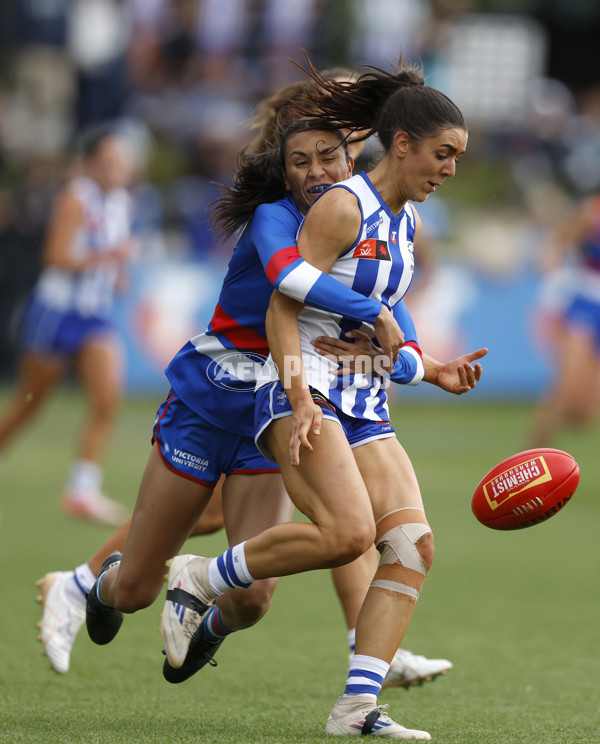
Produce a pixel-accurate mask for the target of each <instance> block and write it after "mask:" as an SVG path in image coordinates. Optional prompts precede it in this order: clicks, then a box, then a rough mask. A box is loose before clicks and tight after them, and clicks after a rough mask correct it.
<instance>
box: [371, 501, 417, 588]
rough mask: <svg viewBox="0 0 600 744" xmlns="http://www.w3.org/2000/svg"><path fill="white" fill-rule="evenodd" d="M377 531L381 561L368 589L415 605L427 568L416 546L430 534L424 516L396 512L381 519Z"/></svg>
mask: <svg viewBox="0 0 600 744" xmlns="http://www.w3.org/2000/svg"><path fill="white" fill-rule="evenodd" d="M376 528H377V534H376V537H375V544H376V546H377V549H378V550H379V552H380V553H381V560H380V562H379V566H378V568H377V571H376V572H375V576H374V578H373V581H372V582H371V586H372V587H373V588H374V589H377V590H379V591H382V592H385V594H389V595H396V596H397V595H403V596H405V597H408V598H409V600H410V601H411V602H416V601H417V599H418V598H419V593H420V591H421V587H422V586H423V582H424V581H425V576H427V566H426V565H425V561H424V560H423V557H422V556H421V554H420V553H419V551H418V549H417V547H416V543H417V542H418V541H419V540H420V539H421V538H422V537H423V536H424V535H426V534H427V533H428V532H431V528H430V527H429V524H428V523H427V519H426V518H425V514H424V513H423V511H421V509H417V508H415V507H406V508H404V509H397V510H396V511H393V512H390V513H389V514H386V515H385V516H383V517H382V518H381V519H380V520H379V521H378V522H377V525H376Z"/></svg>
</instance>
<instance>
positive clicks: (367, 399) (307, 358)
mask: <svg viewBox="0 0 600 744" xmlns="http://www.w3.org/2000/svg"><path fill="white" fill-rule="evenodd" d="M330 188H332V189H333V188H343V189H346V190H348V191H350V192H351V193H352V194H354V195H355V196H356V198H357V201H358V205H359V208H360V211H361V215H362V226H361V229H360V232H359V236H358V238H357V240H356V241H355V242H354V244H353V245H352V246H351V247H350V248H349V249H348V250H347V251H346V252H345V253H343V254H342V255H341V256H340V257H339V258H338V259H337V261H336V262H335V264H334V265H333V267H332V269H331V271H330V276H332V277H333V278H335V279H337V280H338V281H339V282H341V283H343V284H345V285H346V286H347V287H350V288H352V289H353V290H355V291H356V292H359V293H360V294H363V295H365V296H367V297H371V298H372V299H375V300H377V301H379V302H382V303H385V304H386V305H388V306H389V307H393V306H394V305H396V303H398V302H399V301H400V300H401V299H402V297H403V296H404V294H405V292H406V290H407V289H408V287H409V285H410V283H411V281H412V277H413V272H414V256H413V241H414V235H415V227H416V223H415V215H414V212H413V210H412V208H411V207H407V206H405V207H404V209H403V210H402V212H401V213H400V214H399V215H397V216H396V215H394V214H392V212H391V211H390V209H389V207H388V206H387V204H386V203H385V202H384V201H383V199H382V198H381V196H380V195H379V193H378V192H377V191H376V190H375V188H374V187H373V185H372V184H371V182H370V181H369V178H368V176H367V175H366V174H365V173H361V174H360V175H356V176H353V177H352V178H349V179H348V180H346V181H342V182H340V183H338V184H335V185H334V186H331V187H330ZM298 325H299V328H300V338H301V344H302V356H303V362H304V368H305V373H306V377H307V381H308V384H309V385H310V386H311V387H313V388H315V389H316V390H318V391H319V392H320V393H321V394H322V395H324V396H325V397H326V398H327V399H329V400H330V401H331V402H332V403H334V404H335V405H336V406H338V408H340V409H341V410H342V411H343V412H344V413H346V414H348V415H349V416H354V417H355V418H365V419H371V420H373V421H389V410H388V405H387V394H386V392H385V387H386V380H385V378H383V377H381V376H380V375H378V374H373V373H367V374H355V375H351V376H349V377H346V378H340V377H338V376H337V375H336V374H335V373H336V372H337V369H338V365H337V364H336V363H335V362H332V361H330V360H328V359H326V358H324V357H322V356H321V355H320V354H318V353H317V352H316V351H315V349H314V347H313V346H312V344H311V343H310V341H311V339H314V338H316V337H317V336H332V337H337V338H343V337H344V334H345V333H346V332H347V331H349V330H352V329H354V328H359V327H360V326H361V324H360V323H357V322H355V321H350V320H348V319H347V318H344V317H342V316H341V315H336V314H332V313H327V312H324V311H322V310H320V309H316V308H312V307H305V308H304V309H303V310H302V312H301V313H300V315H299V318H298ZM363 330H366V332H367V333H369V335H371V336H373V335H374V329H373V326H372V325H367V327H366V328H364V329H363ZM277 378H278V375H277V370H276V369H275V365H274V364H273V362H272V360H271V359H269V363H268V364H267V365H265V367H264V368H263V373H262V375H261V378H260V380H259V383H258V384H259V386H260V385H264V384H268V383H269V382H270V381H273V380H276V379H277Z"/></svg>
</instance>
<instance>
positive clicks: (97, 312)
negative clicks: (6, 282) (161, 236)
mask: <svg viewBox="0 0 600 744" xmlns="http://www.w3.org/2000/svg"><path fill="white" fill-rule="evenodd" d="M68 188H69V189H70V190H71V191H72V193H73V195H74V197H75V198H76V199H77V200H78V201H79V202H80V203H81V205H82V207H83V214H82V221H81V224H80V226H79V228H78V229H77V231H76V233H75V235H74V237H73V241H72V243H71V245H70V246H69V250H70V252H71V255H72V256H73V257H76V258H79V257H85V256H87V255H90V254H92V253H99V252H103V251H108V250H111V249H113V248H114V247H115V246H116V245H117V244H118V243H121V242H122V241H124V240H127V239H128V238H129V236H130V229H131V219H132V203H131V199H130V196H129V194H128V192H127V191H126V190H125V189H114V190H113V191H110V192H108V193H104V192H103V191H102V189H101V188H100V187H99V186H98V184H97V183H96V182H95V181H94V180H93V179H91V178H87V177H80V178H76V179H75V180H74V181H73V182H72V183H71V185H70V186H69V187H68ZM118 272H119V269H118V266H117V265H116V264H115V263H114V262H111V263H107V264H102V265H99V266H95V267H93V268H89V269H85V270H84V271H81V272H73V271H65V270H64V269H61V268H59V267H57V266H48V267H46V268H44V269H43V270H42V273H41V275H40V277H39V279H38V281H37V284H36V286H35V288H34V297H35V299H36V300H37V301H38V302H41V303H43V304H45V305H46V306H47V307H49V308H50V309H52V310H56V311H58V312H62V313H77V314H79V315H81V316H82V317H85V318H89V317H98V318H106V317H107V316H108V315H109V314H110V312H111V310H112V305H113V298H114V292H115V285H116V281H117V277H118Z"/></svg>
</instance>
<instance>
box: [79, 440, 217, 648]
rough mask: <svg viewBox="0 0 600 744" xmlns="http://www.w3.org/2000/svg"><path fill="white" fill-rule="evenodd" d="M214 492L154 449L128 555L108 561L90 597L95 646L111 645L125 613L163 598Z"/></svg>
mask: <svg viewBox="0 0 600 744" xmlns="http://www.w3.org/2000/svg"><path fill="white" fill-rule="evenodd" d="M212 490H213V489H212V487H208V486H204V485H201V484H199V483H196V482H195V481H192V480H189V479H187V478H183V477H182V476H180V475H177V474H176V473H174V472H172V471H171V470H169V468H167V466H166V465H165V464H164V463H163V461H162V459H161V456H160V454H159V450H158V447H157V446H155V447H153V448H152V450H151V452H150V457H149V459H148V463H147V465H146V469H145V471H144V475H143V477H142V482H141V484H140V489H139V493H138V498H137V501H136V505H135V509H134V512H133V517H132V520H131V526H130V529H129V534H128V535H127V540H126V543H125V548H124V550H123V555H122V557H121V556H120V555H119V554H116V555H114V556H109V557H108V558H107V559H105V561H104V563H103V566H102V573H101V574H100V576H99V578H98V580H97V582H96V584H95V586H94V588H93V589H92V591H91V592H90V593H89V594H88V598H87V611H86V612H87V628H88V633H89V635H90V637H91V638H92V640H93V641H94V642H96V643H100V644H103V643H108V642H109V641H110V640H112V638H113V637H114V636H115V635H116V633H117V632H118V629H119V627H120V624H121V621H122V613H131V612H136V611H137V610H140V609H143V608H144V607H147V606H148V605H150V604H152V602H154V600H155V599H156V598H157V597H158V595H159V594H160V591H161V589H162V585H163V578H164V574H165V564H166V562H167V560H169V559H170V558H171V557H172V556H174V555H177V554H178V553H179V550H180V549H181V546H182V545H183V544H184V542H185V541H186V539H187V537H188V535H189V533H190V530H191V529H192V526H193V525H194V523H195V522H196V521H197V520H198V519H199V517H200V514H201V513H202V510H203V509H204V508H205V506H206V504H207V503H208V501H209V500H210V497H211V494H212ZM165 495H167V497H166V496H165ZM165 525H168V529H165Z"/></svg>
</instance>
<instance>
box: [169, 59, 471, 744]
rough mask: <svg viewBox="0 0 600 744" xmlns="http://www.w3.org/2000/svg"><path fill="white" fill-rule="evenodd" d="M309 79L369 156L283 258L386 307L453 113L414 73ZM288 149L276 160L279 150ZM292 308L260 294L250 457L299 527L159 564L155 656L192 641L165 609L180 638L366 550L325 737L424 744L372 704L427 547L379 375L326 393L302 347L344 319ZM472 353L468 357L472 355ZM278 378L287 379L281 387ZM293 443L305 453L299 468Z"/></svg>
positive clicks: (329, 381)
mask: <svg viewBox="0 0 600 744" xmlns="http://www.w3.org/2000/svg"><path fill="white" fill-rule="evenodd" d="M310 74H311V76H312V78H313V80H314V81H315V82H316V83H317V85H318V90H315V91H314V92H313V93H312V95H311V102H312V104H313V106H314V108H316V110H317V113H318V115H319V117H323V118H324V119H326V120H327V121H328V122H329V123H330V126H331V127H332V128H335V127H339V126H342V127H344V128H348V129H352V130H357V129H359V130H366V132H367V134H369V133H377V135H378V136H379V139H380V141H381V144H382V146H383V148H384V155H383V157H382V159H381V160H380V162H379V163H378V164H377V166H376V167H375V168H374V169H373V170H372V171H370V172H369V173H368V174H361V175H359V176H355V177H353V178H351V179H349V180H347V181H345V182H343V183H342V184H338V185H337V186H335V187H333V188H330V189H328V190H327V191H326V192H325V193H324V194H323V195H322V196H321V197H320V198H319V199H318V200H317V201H316V202H315V204H314V205H313V206H312V207H311V209H310V211H309V213H308V214H307V216H306V218H305V221H304V224H303V227H302V230H301V232H300V234H299V238H298V247H299V249H300V250H301V251H302V253H303V255H310V256H311V262H314V266H315V267H316V268H318V269H320V270H321V271H325V272H330V273H331V275H332V277H333V276H335V277H336V278H337V279H338V280H339V281H340V282H341V283H343V284H345V286H347V287H348V288H352V289H354V290H355V291H358V292H359V293H360V294H363V295H364V296H365V297H368V298H370V299H373V300H376V301H378V302H382V303H383V304H385V305H386V306H390V307H391V308H392V309H393V308H394V307H395V306H396V305H397V304H398V303H399V302H400V301H401V298H402V296H403V294H404V292H405V291H406V289H407V288H408V286H409V284H410V278H411V271H412V266H411V256H410V253H411V244H412V243H413V240H414V239H415V238H416V237H418V218H417V213H416V210H414V209H413V207H412V206H410V205H408V203H407V202H408V201H409V200H410V201H417V202H419V201H424V200H425V199H426V198H427V197H428V196H429V194H431V193H433V192H434V191H435V190H436V189H437V188H438V187H439V186H441V184H442V183H443V182H444V180H445V179H446V178H450V177H452V176H453V175H454V173H455V169H456V162H457V159H458V158H459V157H460V156H461V155H462V154H463V152H464V151H465V149H466V145H467V131H466V126H465V123H464V120H463V117H462V114H461V112H460V111H459V110H458V108H457V107H456V106H455V105H454V104H453V103H452V102H451V101H450V100H449V99H448V98H447V97H446V96H444V95H443V94H442V93H440V92H439V91H437V90H435V89H433V88H429V87H427V86H425V85H424V81H423V77H422V73H421V71H420V70H419V69H417V68H415V67H412V66H408V65H402V64H401V65H400V67H399V69H398V70H397V71H396V72H394V73H387V72H385V71H382V70H379V69H376V68H371V70H370V71H369V72H367V73H365V74H364V75H362V76H360V77H359V78H358V79H357V80H356V81H355V82H347V83H337V82H334V81H329V80H325V79H324V78H323V77H322V76H320V75H319V73H318V72H317V71H316V70H314V68H312V67H311V68H310ZM306 113H311V111H307V112H306ZM296 136H298V135H296ZM292 140H293V137H292V138H290V141H289V142H288V148H292V152H294V151H295V149H297V148H295V145H296V142H294V141H292ZM303 162H304V161H303V160H302V158H300V159H299V160H298V161H297V162H296V163H295V164H294V162H293V161H292V166H293V168H297V169H299V170H300V171H301V170H302V167H303ZM288 175H289V173H288ZM299 185H300V186H302V179H301V178H300V179H299ZM305 252H306V253H305ZM283 258H284V261H283V263H285V257H283ZM288 260H289V261H293V260H294V259H293V257H289V259H288ZM299 310H300V314H299V317H298V323H296V316H297V313H298V309H297V307H296V306H293V305H292V306H290V305H289V302H288V301H287V298H286V299H283V300H281V299H280V296H279V295H277V294H275V295H274V297H273V300H272V302H271V306H270V310H269V313H268V315H267V333H268V339H269V346H270V349H271V353H272V356H273V361H274V366H271V365H269V367H268V368H267V375H269V373H270V371H271V370H272V371H273V375H272V377H275V374H274V373H275V371H276V370H277V369H279V372H280V374H281V377H282V379H281V380H276V379H271V380H267V381H266V384H265V385H263V386H262V387H259V389H258V391H257V405H256V422H257V428H258V435H259V436H258V444H259V446H260V447H261V449H262V451H263V453H264V454H265V455H267V456H269V457H273V459H274V460H275V461H276V462H277V463H278V464H279V466H280V468H281V473H282V475H283V479H284V482H285V485H286V489H287V491H288V493H289V495H290V497H291V498H292V500H293V501H294V503H295V505H296V506H297V507H298V508H299V509H300V511H302V512H303V513H304V514H305V515H306V516H307V517H308V518H309V520H310V521H308V522H290V523H287V524H283V525H277V526H274V527H272V528H271V529H269V530H266V531H265V532H263V533H262V534H261V535H258V536H256V537H254V538H251V539H249V540H247V541H245V542H242V543H240V544H238V545H234V546H233V547H232V548H230V549H229V550H228V551H226V552H225V553H224V554H223V555H221V556H218V557H217V558H213V559H210V558H203V557H200V556H198V557H195V556H179V557H177V558H176V559H174V561H172V563H171V571H170V574H169V591H170V592H172V594H171V596H169V594H168V595H167V603H166V605H165V610H164V612H163V640H164V641H165V647H166V652H167V658H168V659H169V661H170V663H172V664H173V665H174V666H178V665H180V664H181V663H182V662H181V659H182V658H184V657H185V653H186V649H187V648H188V647H190V648H192V645H193V643H194V637H195V636H194V633H191V634H190V637H188V638H186V634H185V632H184V631H183V629H182V630H181V631H178V630H177V624H176V623H175V621H174V615H175V612H176V608H177V607H179V609H180V611H183V612H184V613H185V614H187V613H188V611H189V621H190V622H189V625H188V627H187V631H188V632H189V631H190V626H191V627H193V626H194V624H196V623H197V622H198V621H197V619H196V618H197V617H198V616H199V615H201V614H202V612H203V609H202V608H203V607H207V606H209V605H210V603H211V602H212V601H213V600H214V598H215V597H218V596H220V595H221V594H223V593H225V592H226V591H227V590H228V589H230V588H231V587H238V588H239V587H247V586H251V585H252V583H253V582H254V581H255V580H257V579H265V578H268V577H272V576H284V575H289V574H294V573H299V572H302V571H308V570H313V569H317V568H327V567H331V566H336V565H340V564H344V563H347V562H348V561H351V560H353V559H354V558H356V557H357V556H359V555H361V554H362V553H364V552H365V551H366V550H367V549H368V548H369V546H370V545H371V544H372V543H373V542H375V543H376V545H377V547H378V549H379V551H380V553H381V562H380V564H379V567H378V569H377V571H376V573H375V575H374V577H373V581H372V583H371V587H370V589H369V591H368V593H367V597H366V599H365V601H364V603H363V606H362V610H361V613H360V616H359V620H358V626H357V632H356V652H355V655H354V657H353V660H352V663H351V667H350V671H349V674H348V678H347V681H346V687H345V690H344V692H343V695H342V696H341V697H340V698H339V699H338V701H337V703H336V704H335V705H334V707H333V709H332V711H331V714H330V716H329V719H328V721H327V723H326V732H327V733H329V734H333V735H339V736H358V735H365V734H368V735H375V736H382V737H387V738H396V739H422V740H427V739H429V738H430V735H429V734H428V733H427V732H426V731H422V730H418V729H409V728H406V727H404V726H402V725H400V724H398V723H396V722H395V721H394V720H392V719H391V718H390V717H389V716H388V715H387V714H386V713H384V712H383V711H382V709H381V708H380V707H378V706H377V695H378V693H379V691H380V689H381V686H382V683H383V680H384V678H385V675H386V673H387V671H388V668H389V664H390V661H391V659H392V658H393V655H394V652H395V650H396V648H397V647H398V645H399V644H400V642H401V641H402V638H403V636H404V634H405V632H406V630H407V627H408V624H409V622H410V619H411V616H412V613H413V609H414V606H415V602H416V600H417V598H418V596H419V592H420V590H421V587H422V584H423V582H424V579H425V576H426V574H427V571H428V569H429V568H430V566H431V564H432V561H433V536H432V532H431V529H430V528H429V525H428V522H427V519H426V516H425V511H424V507H423V501H422V498H421V494H420V491H419V486H418V483H417V480H416V476H415V474H414V471H413V469H412V465H411V463H410V461H409V459H408V457H407V455H406V453H405V452H404V450H403V449H402V447H401V445H400V444H399V442H398V441H397V439H396V438H395V436H394V432H393V429H392V428H391V425H390V423H389V415H388V412H387V399H386V394H385V385H384V384H383V383H382V375H381V371H382V370H381V369H377V370H369V371H367V372H365V373H364V374H360V375H356V376H354V375H351V376H350V378H349V379H344V378H342V379H340V378H339V376H338V375H337V371H338V368H337V365H336V364H335V363H332V362H330V361H328V360H326V359H323V357H321V356H320V355H318V354H316V353H315V352H314V349H313V347H312V345H311V340H313V339H314V337H315V336H317V335H322V336H328V335H329V336H332V335H333V336H338V337H339V336H340V335H341V334H342V333H343V332H344V331H345V330H349V329H350V328H353V327H356V326H355V325H354V324H353V322H352V318H350V317H349V316H344V314H343V313H342V314H341V317H340V314H335V313H334V314H332V313H331V312H330V311H326V310H324V309H323V308H319V307H317V308H314V309H308V308H305V309H302V307H301V306H299ZM298 326H299V332H298ZM372 331H373V329H371V332H372ZM408 353H410V354H411V356H412V359H413V360H414V361H415V363H416V364H417V368H416V369H415V370H414V372H413V374H414V376H415V379H416V378H417V377H418V376H419V375H422V374H423V368H422V367H421V368H420V370H419V362H420V359H419V358H418V357H420V354H419V350H418V349H417V348H415V347H412V348H411V350H410V352H408ZM484 354H485V350H480V352H479V353H478V356H479V357H481V356H483V355H484ZM413 355H414V356H413ZM383 356H384V359H383V360H382V366H383V368H384V369H389V366H390V362H391V360H390V359H389V358H388V359H386V358H385V357H386V356H387V355H383ZM300 358H301V359H302V362H303V365H300V370H298V365H296V364H295V362H296V361H297V360H298V359H300ZM290 360H291V362H292V363H290ZM467 367H468V369H465V368H463V369H462V371H461V375H462V377H463V379H462V380H461V382H462V383H463V385H464V389H470V388H471V387H473V386H474V385H475V383H476V381H477V379H479V375H480V374H481V369H480V366H479V365H476V366H475V369H473V368H472V367H471V366H470V365H467ZM286 370H287V371H290V372H292V373H291V374H290V375H285V374H284V373H285V372H286ZM293 371H295V374H293ZM438 371H439V368H438ZM436 374H437V372H436V371H434V370H429V371H428V372H427V375H428V376H430V375H432V376H433V377H435V375H436ZM306 379H307V380H308V383H309V385H310V387H309V385H307V384H306ZM292 437H294V438H295V439H294V442H293V447H292V450H293V451H292V457H291V458H290V439H291V438H292ZM298 442H300V443H301V444H302V445H303V447H304V450H305V451H304V452H303V454H302V455H301V456H300V457H299V458H298V457H296V455H295V452H297V449H298V448H297V444H298ZM294 450H295V451H294ZM186 602H187V603H188V604H187V605H186ZM178 603H179V604H178ZM182 606H185V607H186V608H187V609H185V610H182ZM165 614H166V615H167V617H168V616H173V622H172V623H167V628H166V630H167V631H168V632H165V622H164V619H165ZM193 615H196V618H194V617H193ZM190 640H191V643H192V645H190Z"/></svg>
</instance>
